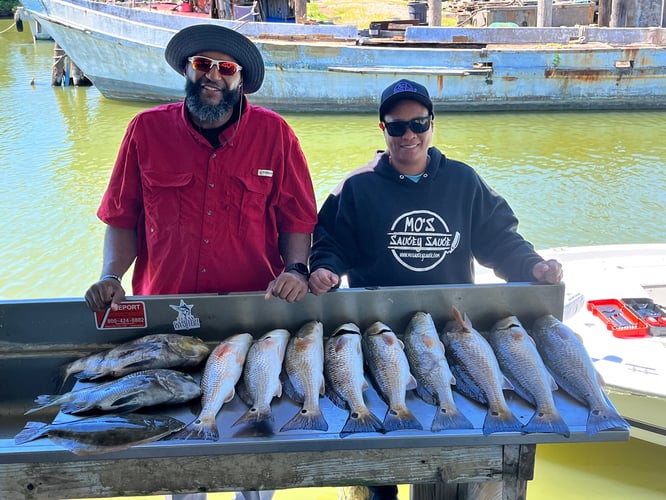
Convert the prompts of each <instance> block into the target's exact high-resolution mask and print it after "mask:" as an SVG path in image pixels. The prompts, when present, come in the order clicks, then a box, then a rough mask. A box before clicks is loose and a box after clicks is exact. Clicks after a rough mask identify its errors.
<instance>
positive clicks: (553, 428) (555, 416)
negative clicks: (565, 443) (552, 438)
mask: <svg viewBox="0 0 666 500" xmlns="http://www.w3.org/2000/svg"><path fill="white" fill-rule="evenodd" d="M521 432H523V433H532V432H550V433H555V434H561V435H562V436H564V437H569V436H570V435H571V432H570V431H569V426H568V425H567V424H566V423H565V422H564V419H563V418H562V416H561V415H560V414H559V413H558V412H557V411H553V412H551V413H544V412H541V411H539V410H538V409H537V411H535V412H534V415H532V418H531V419H530V420H529V422H527V423H526V424H525V426H524V427H523V428H522V429H521Z"/></svg>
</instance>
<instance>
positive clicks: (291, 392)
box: [280, 372, 305, 404]
mask: <svg viewBox="0 0 666 500" xmlns="http://www.w3.org/2000/svg"><path fill="white" fill-rule="evenodd" d="M283 373H284V372H283ZM280 379H281V380H282V377H280ZM282 387H283V389H284V392H285V394H286V395H287V396H289V399H291V400H292V401H296V402H297V403H301V404H303V402H304V401H305V398H304V395H303V394H299V393H298V391H296V388H295V387H294V384H292V383H291V379H290V378H289V376H287V374H286V373H285V377H284V380H282Z"/></svg>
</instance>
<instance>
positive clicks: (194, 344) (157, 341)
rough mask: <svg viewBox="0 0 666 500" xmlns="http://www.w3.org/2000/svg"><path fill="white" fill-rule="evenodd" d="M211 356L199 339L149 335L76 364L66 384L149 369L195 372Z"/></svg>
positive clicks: (68, 369) (70, 368)
mask: <svg viewBox="0 0 666 500" xmlns="http://www.w3.org/2000/svg"><path fill="white" fill-rule="evenodd" d="M209 354H210V348H209V347H208V346H207V345H206V344H205V343H204V342H203V341H202V340H201V339H198V338H196V337H189V336H186V335H178V334H175V333H166V334H154V335H146V336H145V337H140V338H138V339H134V340H130V341H129V342H125V343H123V344H120V345H119V346H116V347H114V348H113V349H108V350H106V351H102V352H99V353H94V354H91V355H89V356H85V357H83V358H80V359H77V360H75V361H72V362H71V363H69V364H68V365H67V366H66V367H65V373H64V377H63V384H64V382H65V381H66V380H67V379H68V378H69V377H70V376H71V375H74V376H75V377H76V378H77V379H79V380H98V379H101V378H104V377H114V378H117V377H122V376H123V375H127V374H128V373H132V372H138V371H141V370H148V369H156V368H193V367H196V366H199V365H200V364H201V363H203V362H204V360H205V359H206V358H207V357H208V355H209Z"/></svg>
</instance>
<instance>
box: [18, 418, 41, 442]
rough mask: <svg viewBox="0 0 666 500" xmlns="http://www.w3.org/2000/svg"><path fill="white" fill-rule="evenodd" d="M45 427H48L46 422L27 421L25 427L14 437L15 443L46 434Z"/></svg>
mask: <svg viewBox="0 0 666 500" xmlns="http://www.w3.org/2000/svg"><path fill="white" fill-rule="evenodd" d="M45 427H47V424H45V423H44V422H27V423H26V424H25V426H24V427H23V430H22V431H21V432H19V433H18V434H17V435H16V437H15V438H14V444H23V443H27V442H28V441H32V440H33V439H37V438H40V437H42V436H45V435H46V434H45V433H44V431H45V430H46V429H45Z"/></svg>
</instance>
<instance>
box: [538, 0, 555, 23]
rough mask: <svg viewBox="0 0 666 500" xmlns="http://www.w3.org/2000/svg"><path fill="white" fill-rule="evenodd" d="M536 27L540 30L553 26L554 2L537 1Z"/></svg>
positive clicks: (546, 0) (550, 0) (551, 0)
mask: <svg viewBox="0 0 666 500" xmlns="http://www.w3.org/2000/svg"><path fill="white" fill-rule="evenodd" d="M536 25H537V27H539V28H550V27H551V26H552V25H553V0H538V1H537V18H536Z"/></svg>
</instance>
